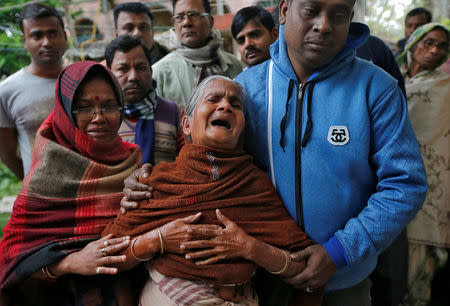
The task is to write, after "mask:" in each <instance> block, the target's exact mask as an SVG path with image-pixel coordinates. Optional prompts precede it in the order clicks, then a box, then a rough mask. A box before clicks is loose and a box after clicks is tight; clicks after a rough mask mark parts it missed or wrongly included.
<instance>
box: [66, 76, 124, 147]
mask: <svg viewBox="0 0 450 306" xmlns="http://www.w3.org/2000/svg"><path fill="white" fill-rule="evenodd" d="M120 109H121V108H120V107H119V103H118V101H117V98H116V95H115V93H114V89H113V87H112V85H111V84H110V83H109V82H108V81H106V80H104V79H100V78H95V79H92V80H89V81H87V82H86V83H84V84H82V85H81V86H80V87H79V88H78V89H77V92H76V93H75V97H74V103H73V110H72V112H73V114H74V115H75V119H76V123H77V126H78V128H79V129H80V130H81V131H83V132H84V133H86V134H87V135H89V136H90V137H91V138H92V139H94V140H96V141H98V142H109V141H111V140H113V139H114V137H116V135H117V131H118V130H119V127H120Z"/></svg>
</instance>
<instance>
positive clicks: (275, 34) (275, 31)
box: [270, 27, 279, 43]
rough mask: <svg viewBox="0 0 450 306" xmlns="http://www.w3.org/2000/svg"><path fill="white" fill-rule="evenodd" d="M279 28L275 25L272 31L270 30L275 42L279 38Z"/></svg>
mask: <svg viewBox="0 0 450 306" xmlns="http://www.w3.org/2000/svg"><path fill="white" fill-rule="evenodd" d="M278 34H279V32H278V28H277V27H273V29H272V31H271V32H270V36H271V37H272V43H274V42H275V40H277V38H278Z"/></svg>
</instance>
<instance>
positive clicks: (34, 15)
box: [18, 3, 64, 33]
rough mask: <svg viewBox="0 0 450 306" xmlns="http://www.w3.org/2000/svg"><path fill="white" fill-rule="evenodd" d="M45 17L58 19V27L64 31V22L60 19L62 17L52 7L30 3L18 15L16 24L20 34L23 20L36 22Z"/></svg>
mask: <svg viewBox="0 0 450 306" xmlns="http://www.w3.org/2000/svg"><path fill="white" fill-rule="evenodd" d="M45 17H56V18H58V22H59V25H60V26H61V28H62V30H63V31H64V21H63V19H62V16H61V14H60V13H59V12H58V11H57V10H56V9H55V8H54V7H53V6H50V5H45V4H41V3H32V4H28V5H26V6H25V7H24V8H23V9H22V11H21V12H20V14H19V18H18V22H19V25H20V29H21V30H22V33H23V21H24V20H25V19H31V20H36V19H39V18H45Z"/></svg>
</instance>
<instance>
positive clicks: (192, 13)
mask: <svg viewBox="0 0 450 306" xmlns="http://www.w3.org/2000/svg"><path fill="white" fill-rule="evenodd" d="M206 16H209V14H208V13H202V12H197V11H190V12H187V13H186V14H184V13H183V14H176V15H174V16H173V17H172V18H170V20H172V22H174V21H176V22H177V23H182V22H183V21H184V19H185V18H186V17H189V19H191V20H192V21H197V20H199V19H200V18H202V17H206Z"/></svg>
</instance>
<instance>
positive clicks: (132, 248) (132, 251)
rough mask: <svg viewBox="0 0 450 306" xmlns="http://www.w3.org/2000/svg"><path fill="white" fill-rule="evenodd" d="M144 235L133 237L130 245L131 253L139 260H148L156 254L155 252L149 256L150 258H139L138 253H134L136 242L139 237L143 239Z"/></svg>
mask: <svg viewBox="0 0 450 306" xmlns="http://www.w3.org/2000/svg"><path fill="white" fill-rule="evenodd" d="M141 237H142V236H137V237H136V238H134V239H133V241H132V242H131V246H130V251H131V255H133V257H134V258H136V259H137V260H139V261H148V260H150V259H152V258H153V256H155V254H153V255H152V256H150V257H148V258H139V257H137V256H136V254H135V253H134V244H135V243H136V241H138V240H139V239H141Z"/></svg>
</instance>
